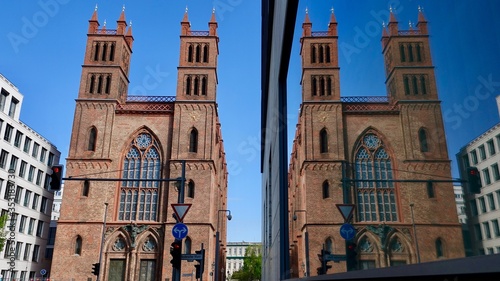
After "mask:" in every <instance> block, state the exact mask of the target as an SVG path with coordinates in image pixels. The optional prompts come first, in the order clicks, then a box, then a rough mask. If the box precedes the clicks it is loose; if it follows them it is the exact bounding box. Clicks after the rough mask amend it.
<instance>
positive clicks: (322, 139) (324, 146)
mask: <svg viewBox="0 0 500 281" xmlns="http://www.w3.org/2000/svg"><path fill="white" fill-rule="evenodd" d="M319 152H320V153H326V152H328V132H327V131H326V129H322V130H321V131H320V132H319Z"/></svg>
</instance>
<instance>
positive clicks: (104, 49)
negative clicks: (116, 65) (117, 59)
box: [102, 43, 108, 61]
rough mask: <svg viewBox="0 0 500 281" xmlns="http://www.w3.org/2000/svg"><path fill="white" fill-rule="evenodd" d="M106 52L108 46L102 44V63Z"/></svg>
mask: <svg viewBox="0 0 500 281" xmlns="http://www.w3.org/2000/svg"><path fill="white" fill-rule="evenodd" d="M107 51H108V44H106V43H104V45H103V46H102V60H103V61H106V55H107Z"/></svg>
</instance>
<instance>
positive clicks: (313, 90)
mask: <svg viewBox="0 0 500 281" xmlns="http://www.w3.org/2000/svg"><path fill="white" fill-rule="evenodd" d="M311 92H312V95H313V96H315V95H316V94H317V93H316V92H317V89H316V77H312V78H311Z"/></svg>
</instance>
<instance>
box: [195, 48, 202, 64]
mask: <svg viewBox="0 0 500 281" xmlns="http://www.w3.org/2000/svg"><path fill="white" fill-rule="evenodd" d="M200 59H201V48H200V45H196V62H200Z"/></svg>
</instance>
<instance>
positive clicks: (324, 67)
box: [289, 11, 464, 277]
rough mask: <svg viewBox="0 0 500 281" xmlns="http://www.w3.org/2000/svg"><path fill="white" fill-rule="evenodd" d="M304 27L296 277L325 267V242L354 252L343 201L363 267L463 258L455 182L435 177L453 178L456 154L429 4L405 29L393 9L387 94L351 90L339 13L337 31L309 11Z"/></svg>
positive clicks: (294, 216) (295, 158)
mask: <svg viewBox="0 0 500 281" xmlns="http://www.w3.org/2000/svg"><path fill="white" fill-rule="evenodd" d="M302 28H303V33H302V38H301V39H300V42H301V57H302V76H301V77H302V80H301V85H302V104H301V108H300V112H299V120H298V124H297V129H296V133H295V139H294V143H293V149H292V154H291V159H290V166H289V208H290V209H289V214H290V221H289V224H290V245H291V263H292V268H293V270H292V271H293V274H294V276H295V277H302V276H305V275H316V274H317V268H319V267H321V262H320V260H319V259H318V254H320V253H321V249H322V248H324V249H325V250H327V251H329V252H330V253H331V254H335V255H344V254H345V253H346V243H345V239H343V238H342V237H341V236H340V231H339V230H340V227H341V226H342V224H343V223H344V218H343V217H342V215H341V213H340V212H339V209H337V204H354V215H353V218H352V220H351V223H352V224H353V226H354V227H355V229H356V235H355V237H354V238H353V242H354V245H355V247H356V252H357V256H356V258H357V264H356V268H357V269H366V268H379V267H388V266H395V265H401V264H411V263H417V262H419V261H422V262H427V261H433V260H437V259H448V258H458V257H463V256H464V249H463V243H462V233H461V227H460V225H459V223H458V220H457V213H456V207H455V201H454V195H453V186H452V183H451V182H432V183H428V181H429V180H443V179H448V180H449V179H451V169H450V165H451V162H450V160H449V157H448V153H447V145H446V139H445V135H444V126H443V120H442V115H441V107H440V101H439V99H438V94H437V89H436V83H435V76H434V67H433V65H432V60H431V53H430V47H429V34H428V30H427V21H426V19H425V17H424V14H423V12H422V11H419V14H418V24H417V26H416V27H415V28H410V29H409V30H399V29H398V22H397V20H396V18H395V15H394V14H393V13H392V12H391V13H390V20H389V23H388V25H387V26H386V27H384V28H383V35H382V53H383V56H384V60H385V70H386V88H387V95H386V96H361V97H359V96H344V97H341V95H340V90H341V89H340V84H339V83H340V79H339V75H340V68H339V58H338V45H337V42H338V34H337V21H336V19H335V15H334V14H333V12H332V14H331V18H330V23H329V25H328V30H327V31H320V32H314V31H312V23H311V22H310V19H309V15H308V14H306V16H305V20H304V22H303V25H302ZM367 67H370V66H369V65H367ZM342 179H345V181H342ZM404 181H406V182H404ZM307 253H308V256H307V257H306V255H307ZM329 265H331V266H332V267H333V268H332V269H331V270H330V271H329V272H328V273H333V272H343V271H346V263H345V262H339V263H333V262H330V263H329Z"/></svg>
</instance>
